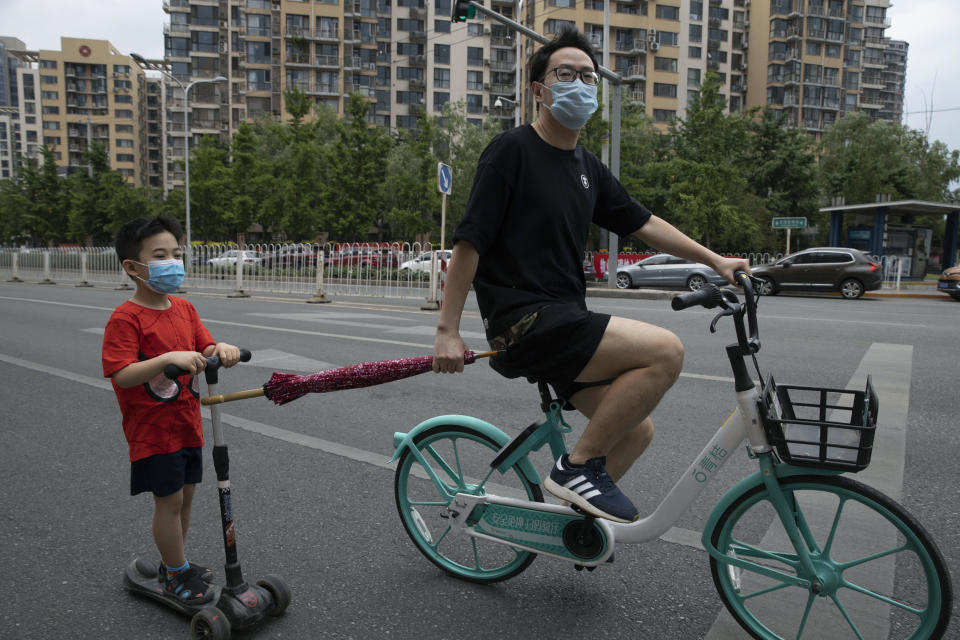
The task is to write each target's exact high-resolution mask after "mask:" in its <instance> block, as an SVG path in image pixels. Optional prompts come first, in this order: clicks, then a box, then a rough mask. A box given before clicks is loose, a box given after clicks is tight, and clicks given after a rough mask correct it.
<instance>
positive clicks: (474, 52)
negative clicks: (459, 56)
mask: <svg viewBox="0 0 960 640" xmlns="http://www.w3.org/2000/svg"><path fill="white" fill-rule="evenodd" d="M467 65H468V66H471V67H482V66H483V48H482V47H467Z"/></svg>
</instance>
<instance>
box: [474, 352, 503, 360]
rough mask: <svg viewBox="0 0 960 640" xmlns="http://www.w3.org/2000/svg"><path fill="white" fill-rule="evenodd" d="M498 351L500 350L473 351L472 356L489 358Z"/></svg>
mask: <svg viewBox="0 0 960 640" xmlns="http://www.w3.org/2000/svg"><path fill="white" fill-rule="evenodd" d="M498 353H500V352H499V351H496V350H494V351H483V352H481V353H475V354H473V357H474V358H489V357H490V356H495V355H497V354H498Z"/></svg>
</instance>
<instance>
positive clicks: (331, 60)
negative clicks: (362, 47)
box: [314, 56, 340, 69]
mask: <svg viewBox="0 0 960 640" xmlns="http://www.w3.org/2000/svg"><path fill="white" fill-rule="evenodd" d="M314 64H315V65H316V66H318V67H328V68H332V69H339V68H340V57H339V56H316V57H315V58H314Z"/></svg>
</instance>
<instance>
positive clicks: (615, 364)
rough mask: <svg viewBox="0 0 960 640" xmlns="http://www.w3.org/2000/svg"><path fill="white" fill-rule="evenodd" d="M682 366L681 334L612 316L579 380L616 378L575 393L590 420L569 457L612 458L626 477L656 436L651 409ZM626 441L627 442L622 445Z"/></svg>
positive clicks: (612, 469) (611, 466) (614, 471)
mask: <svg viewBox="0 0 960 640" xmlns="http://www.w3.org/2000/svg"><path fill="white" fill-rule="evenodd" d="M682 368H683V345H682V344H681V342H680V339H679V338H677V336H676V335H674V334H673V333H671V332H670V331H667V330H666V329H663V328H661V327H657V326H654V325H651V324H647V323H645V322H639V321H636V320H628V319H626V318H617V317H612V318H610V322H609V324H608V325H607V329H606V331H605V332H604V334H603V338H602V339H601V341H600V344H599V346H598V347H597V350H596V352H594V354H593V357H592V358H591V359H590V361H589V362H587V365H586V366H585V367H584V368H583V371H581V372H580V374H579V375H578V376H577V378H576V380H577V381H578V382H592V381H596V380H605V379H608V378H615V379H614V381H613V383H611V384H610V385H609V386H606V387H596V388H588V389H584V390H583V391H581V392H579V393H577V394H574V398H573V399H572V400H571V401H572V402H573V405H574V406H575V407H577V408H578V409H579V408H581V406H582V407H583V409H584V414H585V415H587V416H588V417H589V418H590V422H589V423H588V424H587V428H586V430H584V432H583V436H581V438H580V441H579V442H577V444H576V446H575V447H574V449H573V451H571V452H570V456H569V459H570V461H571V462H572V463H574V464H583V463H584V462H586V461H587V460H588V459H590V458H594V457H597V456H607V459H608V471H607V472H608V473H609V474H610V475H611V477H614V478H617V477H619V476H621V475H623V473H624V472H626V470H627V469H628V468H629V467H630V465H631V464H633V461H634V460H636V458H637V457H638V456H639V455H640V454H641V453H643V450H644V449H645V448H646V446H647V444H649V442H650V438H652V437H653V423H652V422H650V420H649V416H650V413H651V412H652V411H653V409H654V408H655V407H656V406H657V403H659V402H660V399H661V398H662V397H663V395H664V393H666V391H667V389H669V388H670V387H671V386H673V383H674V382H675V381H676V379H677V376H679V375H680V371H681V369H682ZM591 391H592V393H590V392H591ZM587 411H589V413H587ZM621 443H622V444H624V445H626V446H624V447H622V449H621V447H619V446H618V444H621Z"/></svg>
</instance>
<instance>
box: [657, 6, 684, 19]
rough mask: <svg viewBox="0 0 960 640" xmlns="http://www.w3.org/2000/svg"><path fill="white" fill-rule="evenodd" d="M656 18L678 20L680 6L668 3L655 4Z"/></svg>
mask: <svg viewBox="0 0 960 640" xmlns="http://www.w3.org/2000/svg"><path fill="white" fill-rule="evenodd" d="M657 18H659V19H660V20H679V19H680V7H671V6H669V5H663V4H658V5H657Z"/></svg>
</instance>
